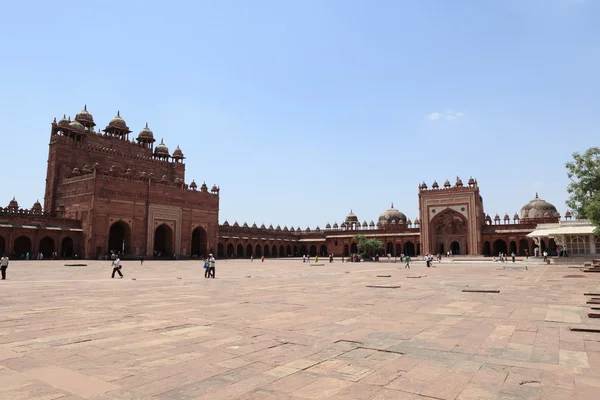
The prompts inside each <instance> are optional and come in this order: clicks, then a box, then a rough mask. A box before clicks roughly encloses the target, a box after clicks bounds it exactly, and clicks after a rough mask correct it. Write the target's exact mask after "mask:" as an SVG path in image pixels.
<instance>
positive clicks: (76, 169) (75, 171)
mask: <svg viewBox="0 0 600 400" xmlns="http://www.w3.org/2000/svg"><path fill="white" fill-rule="evenodd" d="M79 174H81V172H80V171H79V168H77V167H75V168H73V171H71V175H74V176H78V175H79Z"/></svg>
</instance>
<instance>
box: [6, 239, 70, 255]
mask: <svg viewBox="0 0 600 400" xmlns="http://www.w3.org/2000/svg"><path fill="white" fill-rule="evenodd" d="M74 249H75V245H74V241H73V239H72V238H71V237H70V236H65V237H61V236H54V235H53V236H42V237H41V238H39V239H35V238H34V239H32V237H31V236H30V235H27V234H23V235H15V238H14V240H13V242H12V243H10V242H8V241H7V240H6V238H5V237H4V236H0V254H5V253H6V254H8V255H9V256H10V257H12V258H15V259H25V258H27V257H28V256H29V259H40V254H41V256H42V257H41V258H42V259H52V258H53V257H54V255H55V254H56V255H57V257H59V258H72V257H73V256H74V255H75V253H74V251H75V250H74Z"/></svg>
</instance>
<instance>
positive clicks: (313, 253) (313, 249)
mask: <svg viewBox="0 0 600 400" xmlns="http://www.w3.org/2000/svg"><path fill="white" fill-rule="evenodd" d="M316 255H317V246H315V245H314V244H313V245H312V246H310V256H311V257H314V256H316Z"/></svg>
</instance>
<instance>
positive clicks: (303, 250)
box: [217, 243, 329, 258]
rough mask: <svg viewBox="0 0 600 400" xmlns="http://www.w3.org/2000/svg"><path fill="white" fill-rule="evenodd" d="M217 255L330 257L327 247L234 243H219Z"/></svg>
mask: <svg viewBox="0 0 600 400" xmlns="http://www.w3.org/2000/svg"><path fill="white" fill-rule="evenodd" d="M217 255H218V256H219V257H222V258H223V257H237V258H247V257H256V258H260V257H263V256H264V257H291V256H295V257H298V256H302V255H309V256H311V257H315V256H317V255H319V256H327V255H329V253H328V251H327V246H325V245H321V246H319V247H317V246H316V245H311V246H306V245H301V246H291V245H287V246H284V245H279V246H277V245H275V244H274V245H268V244H265V245H260V244H256V245H254V244H251V243H249V244H247V245H246V246H244V245H243V244H241V243H239V244H237V245H234V244H233V243H227V244H223V243H219V245H218V249H217Z"/></svg>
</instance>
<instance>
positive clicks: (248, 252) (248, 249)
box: [242, 243, 254, 257]
mask: <svg viewBox="0 0 600 400" xmlns="http://www.w3.org/2000/svg"><path fill="white" fill-rule="evenodd" d="M253 254H254V249H253V248H252V245H251V244H250V243H248V246H246V257H252V255H253ZM242 257H244V255H243V254H242Z"/></svg>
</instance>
